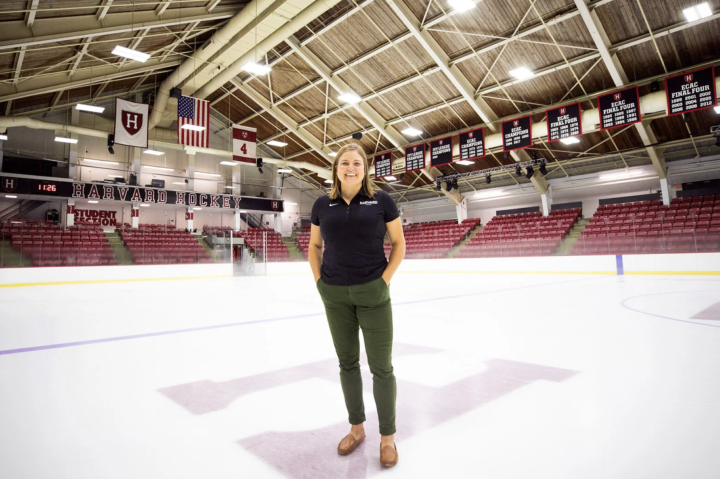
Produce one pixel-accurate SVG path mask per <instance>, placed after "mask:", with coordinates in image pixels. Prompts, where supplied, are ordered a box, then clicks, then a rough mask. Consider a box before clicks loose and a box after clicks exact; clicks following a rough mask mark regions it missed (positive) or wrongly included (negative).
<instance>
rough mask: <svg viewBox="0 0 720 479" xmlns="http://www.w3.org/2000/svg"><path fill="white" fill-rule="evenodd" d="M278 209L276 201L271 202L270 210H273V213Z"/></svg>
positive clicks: (278, 204) (278, 205)
mask: <svg viewBox="0 0 720 479" xmlns="http://www.w3.org/2000/svg"><path fill="white" fill-rule="evenodd" d="M279 207H280V203H278V202H277V201H273V202H272V209H273V210H274V211H277V209H278V208H279Z"/></svg>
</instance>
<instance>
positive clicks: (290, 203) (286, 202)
mask: <svg viewBox="0 0 720 479" xmlns="http://www.w3.org/2000/svg"><path fill="white" fill-rule="evenodd" d="M285 204H286V205H290V206H297V203H293V202H292V201H285Z"/></svg>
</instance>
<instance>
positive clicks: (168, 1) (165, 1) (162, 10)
mask: <svg viewBox="0 0 720 479" xmlns="http://www.w3.org/2000/svg"><path fill="white" fill-rule="evenodd" d="M172 2H173V0H163V3H161V4H160V5H159V6H158V7H157V8H156V9H155V14H156V15H157V16H158V17H159V16H160V15H162V14H163V13H165V10H167V9H168V7H169V6H170V4H171V3H172ZM208 11H209V10H208Z"/></svg>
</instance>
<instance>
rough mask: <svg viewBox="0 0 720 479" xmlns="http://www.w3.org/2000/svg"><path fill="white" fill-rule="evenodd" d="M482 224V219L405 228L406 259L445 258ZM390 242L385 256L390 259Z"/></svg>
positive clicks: (441, 222)
mask: <svg viewBox="0 0 720 479" xmlns="http://www.w3.org/2000/svg"><path fill="white" fill-rule="evenodd" d="M479 224H480V218H468V219H466V220H464V221H463V222H462V223H461V224H458V222H457V220H446V221H433V222H429V223H411V224H409V225H406V226H403V234H404V235H405V258H406V259H419V258H444V257H445V256H446V255H447V254H448V252H449V251H450V250H451V249H452V248H453V247H454V246H456V245H457V244H458V243H459V242H460V241H462V240H464V239H465V238H466V237H467V235H468V234H469V233H470V232H471V231H472V230H473V229H475V227H477V226H478V225H479ZM391 249H392V247H391V245H390V242H389V240H388V242H386V243H385V256H386V257H388V258H389V257H390V250H391Z"/></svg>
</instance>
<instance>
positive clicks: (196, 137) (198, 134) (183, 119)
mask: <svg viewBox="0 0 720 479" xmlns="http://www.w3.org/2000/svg"><path fill="white" fill-rule="evenodd" d="M183 125H196V126H202V127H204V128H205V129H204V130H203V131H193V130H188V129H185V128H182V126H183ZM177 131H178V143H180V144H181V145H186V146H197V147H200V148H208V146H209V144H210V141H209V140H210V102H209V101H205V100H198V99H197V98H192V97H189V96H181V97H180V99H179V100H178V119H177Z"/></svg>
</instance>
